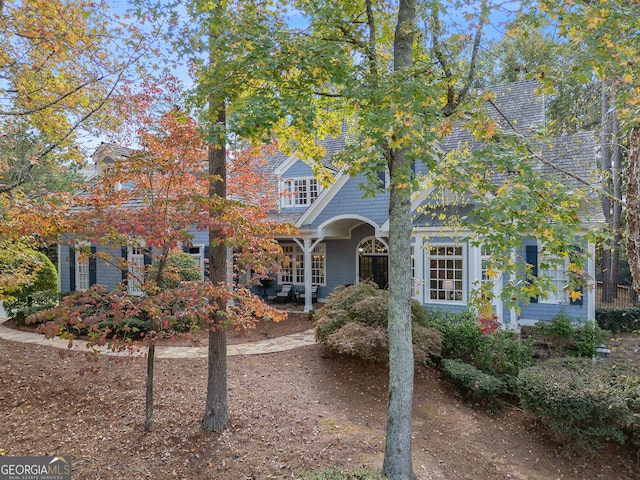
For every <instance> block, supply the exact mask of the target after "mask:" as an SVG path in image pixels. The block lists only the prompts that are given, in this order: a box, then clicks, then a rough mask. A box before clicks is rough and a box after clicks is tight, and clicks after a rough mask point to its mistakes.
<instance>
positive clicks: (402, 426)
mask: <svg viewBox="0 0 640 480" xmlns="http://www.w3.org/2000/svg"><path fill="white" fill-rule="evenodd" d="M415 17H416V5H415V0H400V4H399V8H398V22H397V24H396V31H395V38H394V69H395V70H396V71H398V70H402V69H405V68H407V69H408V68H409V67H411V66H412V64H413V29H414V27H415V25H414V22H415ZM389 171H390V176H391V196H390V203H389V222H390V223H389V325H388V332H389V404H388V412H387V433H386V443H385V452H384V463H383V467H382V472H383V474H384V475H385V476H386V477H387V478H389V479H390V480H409V479H412V478H415V474H414V472H413V463H412V459H411V416H412V410H413V377H414V361H413V344H412V338H411V288H412V285H411V278H410V275H407V265H411V232H412V222H411V188H410V187H409V186H408V185H410V184H411V182H405V181H402V179H403V177H408V176H409V175H410V168H409V162H408V159H407V158H406V156H405V151H404V150H403V149H399V150H395V151H390V157H389Z"/></svg>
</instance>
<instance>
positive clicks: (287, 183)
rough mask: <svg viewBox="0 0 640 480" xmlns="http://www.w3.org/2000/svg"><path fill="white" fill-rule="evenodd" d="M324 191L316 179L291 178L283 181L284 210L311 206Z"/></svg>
mask: <svg viewBox="0 0 640 480" xmlns="http://www.w3.org/2000/svg"><path fill="white" fill-rule="evenodd" d="M321 191H322V187H321V186H320V184H319V183H318V180H317V179H316V178H314V177H305V178H290V179H288V180H283V181H282V201H281V206H282V208H292V207H294V208H295V207H306V206H309V205H311V204H312V203H313V202H314V201H315V199H316V198H318V195H319V194H320V192H321Z"/></svg>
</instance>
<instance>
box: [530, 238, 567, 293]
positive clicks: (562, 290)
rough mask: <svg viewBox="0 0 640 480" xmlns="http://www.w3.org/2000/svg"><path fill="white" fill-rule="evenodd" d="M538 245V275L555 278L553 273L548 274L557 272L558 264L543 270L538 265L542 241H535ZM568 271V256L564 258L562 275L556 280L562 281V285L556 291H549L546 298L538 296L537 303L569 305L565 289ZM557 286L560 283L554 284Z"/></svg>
mask: <svg viewBox="0 0 640 480" xmlns="http://www.w3.org/2000/svg"><path fill="white" fill-rule="evenodd" d="M537 246H538V277H542V276H549V277H551V278H552V279H554V278H556V276H554V275H549V274H550V273H551V272H557V271H558V266H559V265H555V266H554V267H553V268H551V269H545V270H543V269H542V268H541V267H540V258H541V256H542V250H543V248H544V243H542V242H538V243H537ZM568 272H569V257H567V258H565V259H564V277H563V278H561V279H560V280H558V283H559V282H562V283H563V285H562V287H561V288H558V289H557V290H556V291H553V290H551V291H549V296H548V297H547V298H543V296H542V295H540V296H538V303H545V304H550V305H569V304H570V302H569V292H568V290H567V288H566V287H567V284H568V283H569V278H568V275H567V274H568ZM555 284H556V282H555V281H554V280H551V285H555ZM556 286H558V287H560V285H556ZM551 295H553V298H552V297H551Z"/></svg>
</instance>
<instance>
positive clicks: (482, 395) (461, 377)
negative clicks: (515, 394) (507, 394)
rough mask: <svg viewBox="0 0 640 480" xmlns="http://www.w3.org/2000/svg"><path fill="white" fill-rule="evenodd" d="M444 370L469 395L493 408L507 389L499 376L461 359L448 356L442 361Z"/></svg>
mask: <svg viewBox="0 0 640 480" xmlns="http://www.w3.org/2000/svg"><path fill="white" fill-rule="evenodd" d="M442 371H443V372H444V373H445V375H446V376H447V377H449V378H450V379H452V380H453V381H454V382H455V383H456V384H457V386H458V387H460V388H461V390H462V391H463V392H464V393H465V394H466V396H467V397H469V398H473V399H475V400H482V401H484V402H486V403H488V404H489V405H490V406H491V408H492V409H494V408H495V407H496V399H497V398H498V396H499V395H500V394H502V393H503V392H504V390H505V384H504V382H503V381H502V380H500V379H499V378H498V377H495V376H493V375H490V374H488V373H485V372H482V371H480V370H478V369H477V368H475V367H474V366H473V365H469V364H468V363H465V362H463V361H461V360H457V359H450V358H446V359H444V360H443V361H442Z"/></svg>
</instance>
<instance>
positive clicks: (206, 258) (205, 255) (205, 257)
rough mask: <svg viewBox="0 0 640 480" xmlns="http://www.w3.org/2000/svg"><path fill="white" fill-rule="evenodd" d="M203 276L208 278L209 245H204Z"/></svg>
mask: <svg viewBox="0 0 640 480" xmlns="http://www.w3.org/2000/svg"><path fill="white" fill-rule="evenodd" d="M204 278H209V245H205V246H204Z"/></svg>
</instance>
